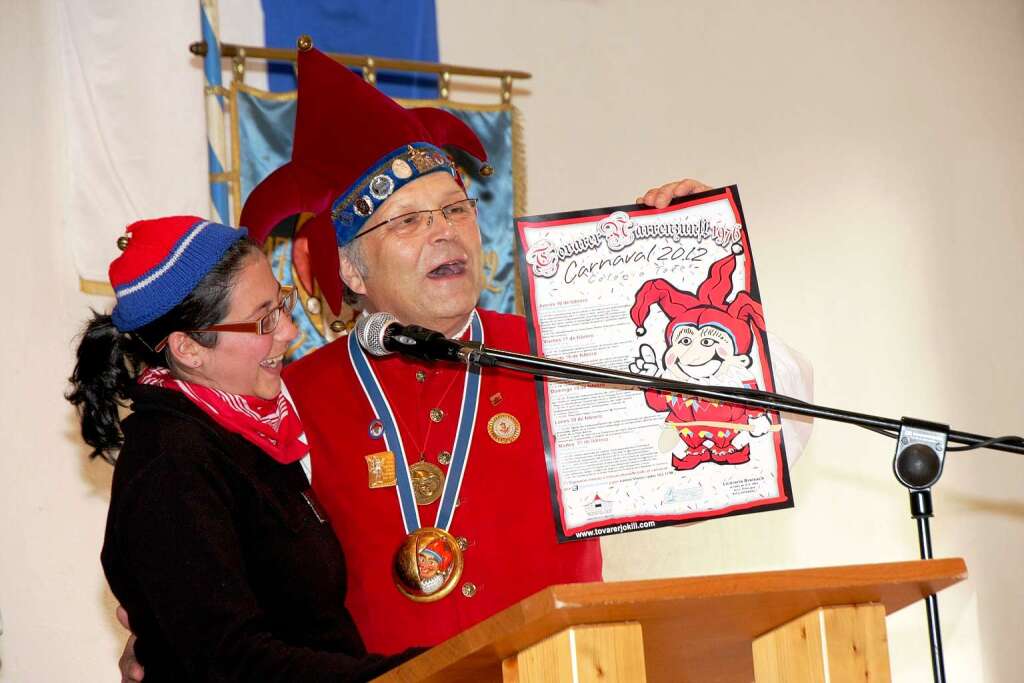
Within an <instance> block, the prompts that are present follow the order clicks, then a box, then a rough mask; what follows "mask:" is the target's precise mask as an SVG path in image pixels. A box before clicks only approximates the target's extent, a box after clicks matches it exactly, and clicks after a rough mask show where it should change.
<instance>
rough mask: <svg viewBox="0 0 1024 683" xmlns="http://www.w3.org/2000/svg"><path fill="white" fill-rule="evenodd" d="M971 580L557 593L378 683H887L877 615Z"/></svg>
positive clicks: (589, 587) (949, 562) (711, 582)
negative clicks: (535, 682) (670, 682)
mask: <svg viewBox="0 0 1024 683" xmlns="http://www.w3.org/2000/svg"><path fill="white" fill-rule="evenodd" d="M966 576H967V567H966V565H965V564H964V561H963V560H962V559H942V560H926V561H917V562H897V563H890V564H866V565H856V566H849V567H827V568H820V569H798V570H793V571H775V572H759V573H753V574H727V575H722V576H700V577H693V578H683V579H658V580H652V581H623V582H615V583H580V584H569V585H564V586H552V587H550V588H547V589H545V590H543V591H541V592H539V593H537V594H536V595H533V596H531V597H529V598H526V599H525V600H523V601H522V602H520V603H518V604H516V605H513V606H512V607H510V608H508V609H506V610H504V611H502V612H499V613H498V614H496V615H494V616H493V617H491V618H490V619H487V620H486V621H483V622H481V623H479V624H477V625H476V626H474V627H472V628H470V629H468V630H466V631H464V632H463V633H460V634H459V635H457V636H455V637H454V638H451V639H449V640H447V641H445V642H443V643H441V644H440V645H438V646H437V647H435V648H433V649H431V650H430V651H428V652H425V653H424V654H422V655H420V656H419V657H416V658H415V659H412V660H410V661H408V662H406V663H405V664H404V665H402V666H401V667H399V668H397V669H395V670H393V671H391V672H389V673H388V674H386V675H384V676H381V677H379V678H377V679H375V680H376V681H380V682H382V683H383V682H397V681H410V682H411V681H438V682H440V681H445V682H446V683H447V682H456V681H470V682H472V683H489V682H490V681H504V682H506V683H511V682H515V683H533V682H534V681H573V682H577V681H578V682H579V683H588V682H591V681H593V682H596V681H602V682H605V683H611V682H618V681H629V682H631V683H632V682H637V683H642V682H644V681H647V682H649V683H662V682H668V681H672V682H699V683H726V682H728V683H733V682H735V683H750V681H757V683H766V682H769V681H771V682H776V681H778V682H785V683H804V682H805V681H806V682H809V681H829V682H830V683H847V682H853V681H859V682H860V683H865V682H868V683H876V682H877V683H884V682H886V681H889V679H890V673H889V650H888V644H887V640H886V631H885V615H886V614H890V613H892V612H895V611H896V610H898V609H902V608H903V607H906V606H907V605H909V604H911V603H914V602H917V601H918V600H920V599H922V598H924V597H925V596H926V595H929V594H931V593H937V592H938V591H940V590H942V589H944V588H946V587H947V586H950V585H952V584H954V583H956V582H957V581H960V580H962V579H964V578H965V577H966ZM922 628H924V616H923V615H922ZM926 656H927V653H922V657H926Z"/></svg>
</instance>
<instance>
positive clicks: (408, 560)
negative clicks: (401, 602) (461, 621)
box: [391, 527, 462, 602]
mask: <svg viewBox="0 0 1024 683" xmlns="http://www.w3.org/2000/svg"><path fill="white" fill-rule="evenodd" d="M391 573H392V578H394V581H395V587H396V588H398V592H399V593H401V594H402V595H404V596H405V597H407V598H409V599H410V600H412V601H413V602H433V601H435V600H440V599H441V598H443V597H445V596H446V595H448V594H449V593H451V592H452V589H453V588H455V586H456V585H458V583H459V579H460V578H461V577H462V550H461V549H460V548H459V542H458V541H457V540H456V539H455V537H454V536H452V535H451V534H449V533H448V532H447V531H444V530H443V529H438V528H436V527H423V528H421V529H417V530H416V531H414V532H412V533H411V534H409V535H408V536H406V537H405V540H404V541H402V544H401V545H400V546H399V547H398V550H396V551H395V557H394V560H393V561H392V563H391Z"/></svg>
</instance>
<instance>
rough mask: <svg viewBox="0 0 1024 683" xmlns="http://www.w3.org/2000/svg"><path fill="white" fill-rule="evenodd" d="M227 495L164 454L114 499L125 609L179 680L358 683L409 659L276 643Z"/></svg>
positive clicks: (192, 463) (211, 470)
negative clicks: (143, 622) (141, 614)
mask: <svg viewBox="0 0 1024 683" xmlns="http://www.w3.org/2000/svg"><path fill="white" fill-rule="evenodd" d="M237 495H238V492H237V490H234V489H233V487H232V485H231V482H229V481H228V480H226V479H225V477H224V476H223V472H222V471H221V470H219V469H218V468H215V467H212V466H210V464H209V463H208V462H206V461H204V459H203V458H200V457H181V456H180V454H174V455H173V456H172V455H157V456H156V457H154V458H152V459H151V460H150V461H149V463H148V464H147V465H146V466H145V467H144V468H143V469H142V470H141V471H138V472H136V473H135V476H134V477H132V478H131V481H130V482H128V483H127V484H126V485H125V487H124V488H123V490H122V491H121V495H120V496H119V497H118V501H117V503H118V505H119V510H118V511H117V513H118V520H119V522H118V524H117V525H116V528H115V529H112V531H113V532H114V533H115V534H116V543H117V547H118V549H119V552H120V554H121V558H122V560H123V562H122V566H124V567H129V568H131V573H132V574H133V576H134V578H135V584H136V585H137V586H138V597H137V599H138V600H139V601H140V603H141V604H137V605H131V604H129V605H127V607H128V609H129V612H132V611H133V610H138V611H145V612H146V613H147V614H149V615H151V616H152V619H153V621H154V622H155V624H156V626H157V628H158V629H159V631H160V633H161V634H162V639H164V640H166V642H167V644H168V645H169V648H170V653H168V654H170V656H172V657H174V658H175V659H177V662H178V664H179V665H180V666H181V667H182V668H183V669H184V671H185V672H186V673H187V674H188V676H189V680H213V681H254V680H259V681H299V682H301V681H310V682H314V681H335V682H337V681H346V680H350V681H361V680H368V679H370V678H372V677H374V676H376V675H378V674H380V673H382V672H384V671H385V670H387V669H388V668H391V667H392V666H395V665H396V664H398V663H400V662H401V661H402V660H404V659H407V658H408V656H409V654H412V653H408V654H406V655H400V656H399V657H397V658H384V657H380V656H376V655H364V654H362V647H361V643H359V644H358V646H357V648H356V649H357V650H358V651H359V653H358V654H359V656H349V655H348V654H344V653H341V652H326V651H317V650H315V649H311V648H309V647H300V646H295V645H291V644H288V643H286V642H282V641H281V640H280V639H278V638H276V637H275V636H274V634H273V633H272V632H271V629H270V628H269V624H268V620H267V616H266V614H265V613H264V611H263V610H261V607H260V604H259V603H258V601H257V599H256V597H255V595H254V594H253V591H252V589H251V586H250V584H249V579H248V577H247V576H246V571H245V566H244V557H243V553H244V550H243V548H242V543H241V540H240V537H239V532H238V530H237V528H236V524H235V516H236V515H237V514H238V511H239V509H240V508H239V506H238V505H237V501H236V500H235V498H236V497H237ZM278 578H279V580H280V581H289V578H290V577H288V576H280V577H278ZM140 638H141V639H140V641H139V642H140V645H144V644H145V641H144V637H140ZM357 642H358V641H357Z"/></svg>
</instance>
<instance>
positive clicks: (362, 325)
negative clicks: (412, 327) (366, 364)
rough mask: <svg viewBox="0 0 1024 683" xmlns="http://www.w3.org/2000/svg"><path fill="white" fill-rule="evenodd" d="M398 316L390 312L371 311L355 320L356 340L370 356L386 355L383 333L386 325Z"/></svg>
mask: <svg viewBox="0 0 1024 683" xmlns="http://www.w3.org/2000/svg"><path fill="white" fill-rule="evenodd" d="M397 322H398V318H396V317H395V316H393V315H392V314H390V313H383V312H381V313H371V314H370V315H364V316H361V317H360V318H359V320H357V321H356V341H358V342H359V345H360V346H362V347H363V349H365V350H366V352H367V353H369V354H370V355H371V356H386V355H388V354H389V353H391V351H389V350H388V349H387V348H386V347H385V346H384V335H385V333H386V332H387V330H388V327H389V326H390V325H392V324H393V323H397Z"/></svg>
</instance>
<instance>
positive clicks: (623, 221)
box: [526, 211, 742, 284]
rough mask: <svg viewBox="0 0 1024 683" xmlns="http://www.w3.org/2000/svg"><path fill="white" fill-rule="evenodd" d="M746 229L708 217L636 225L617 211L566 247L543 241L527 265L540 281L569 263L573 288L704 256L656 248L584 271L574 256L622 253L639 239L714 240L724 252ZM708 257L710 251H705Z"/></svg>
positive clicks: (695, 250) (529, 255)
mask: <svg viewBox="0 0 1024 683" xmlns="http://www.w3.org/2000/svg"><path fill="white" fill-rule="evenodd" d="M741 232H742V227H741V226H740V225H738V224H736V223H731V224H730V223H726V222H725V221H724V220H720V219H719V220H716V221H712V220H710V219H708V218H706V217H699V218H694V219H691V220H668V221H665V222H657V223H647V222H634V221H633V219H632V218H631V217H630V216H629V214H627V213H626V212H625V211H616V212H614V213H612V214H611V215H609V216H607V217H606V218H604V219H602V220H601V221H600V222H599V223H598V224H597V226H596V228H595V230H594V232H593V233H592V234H589V235H584V236H582V237H579V238H577V239H574V240H570V241H567V242H564V243H557V244H556V243H555V242H553V241H552V240H550V239H547V238H544V239H539V240H537V241H536V242H534V243H533V244H531V245H530V248H529V250H528V252H527V254H526V262H527V263H528V264H530V266H531V269H532V270H533V274H534V276H536V277H543V278H550V277H554V276H555V274H556V273H557V272H558V270H559V264H560V263H561V262H562V261H565V260H567V259H570V260H569V264H568V268H569V269H572V267H573V266H574V265H575V266H576V268H575V273H574V274H572V275H570V274H569V272H567V273H566V274H565V276H564V277H565V282H566V284H569V283H570V282H572V281H573V280H575V279H577V278H579V277H582V276H583V275H586V274H590V273H592V272H594V271H595V270H600V269H601V268H605V267H609V266H616V265H624V264H627V263H632V262H637V261H660V260H673V261H675V260H697V259H699V257H700V256H703V254H702V253H699V250H702V249H703V248H701V247H696V248H691V249H688V250H687V249H685V248H683V247H678V248H672V247H671V246H667V247H663V251H660V252H658V253H655V251H656V248H652V249H650V250H648V251H646V252H644V251H636V252H633V253H631V254H617V255H616V256H614V257H612V258H610V259H602V260H601V261H599V262H597V263H595V264H590V265H587V266H584V267H579V266H578V265H577V262H576V261H575V259H572V257H574V256H579V255H581V254H584V253H586V252H588V251H592V250H594V249H598V248H600V247H601V246H602V245H605V246H607V247H608V250H609V251H612V252H621V251H622V250H623V249H625V248H626V247H629V246H630V245H632V244H634V243H635V242H636V241H637V240H638V239H655V238H660V239H670V240H672V241H673V242H679V241H680V240H682V239H694V240H696V241H697V242H702V241H704V240H711V241H713V242H714V243H715V244H718V245H720V246H722V247H724V248H728V247H730V246H731V245H732V244H735V243H736V242H738V241H739V240H740V236H741ZM703 252H704V253H707V250H703Z"/></svg>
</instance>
